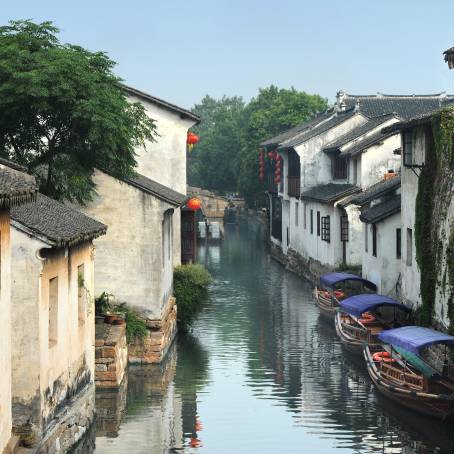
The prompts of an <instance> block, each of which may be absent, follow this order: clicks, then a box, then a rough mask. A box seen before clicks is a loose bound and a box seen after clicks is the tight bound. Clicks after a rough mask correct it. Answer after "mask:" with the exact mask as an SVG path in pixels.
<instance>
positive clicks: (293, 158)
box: [261, 92, 447, 278]
mask: <svg viewBox="0 0 454 454" xmlns="http://www.w3.org/2000/svg"><path fill="white" fill-rule="evenodd" d="M446 99H447V97H446V96H445V95H444V94H441V95H427V96H425V95H423V96H391V95H381V94H379V95H375V96H354V95H349V94H347V93H345V92H339V93H338V97H337V102H336V105H335V106H334V108H333V109H331V110H329V111H328V112H325V113H322V114H320V115H318V116H316V117H315V118H314V119H312V120H310V121H308V122H306V123H303V124H302V125H299V126H297V127H295V128H292V129H291V130H289V131H286V132H284V133H282V134H280V135H278V136H276V137H274V138H272V139H269V140H267V141H265V142H264V143H262V144H261V146H262V149H264V150H265V151H266V152H269V151H271V150H275V151H277V153H279V154H280V155H281V156H282V161H283V169H282V176H281V180H282V182H281V184H280V185H279V187H278V185H275V184H273V183H274V182H273V181H271V182H270V183H271V184H269V185H268V194H269V198H270V220H271V226H270V227H271V242H272V244H273V245H274V247H273V250H274V253H276V254H277V255H279V256H280V258H281V260H284V261H285V260H287V262H288V264H289V267H290V268H294V269H296V270H297V271H299V272H301V273H302V274H305V275H307V276H308V277H310V278H316V277H317V276H318V275H319V274H320V273H322V272H324V271H327V270H329V269H333V268H337V267H340V266H349V267H351V266H358V267H359V266H361V263H362V250H363V247H362V241H363V231H362V223H361V221H360V219H359V216H360V210H359V209H358V207H355V206H354V205H351V204H349V203H348V200H349V196H351V195H352V194H355V193H357V192H361V191H363V190H365V189H367V188H368V187H369V186H371V185H373V184H375V183H377V182H379V181H380V180H382V179H383V178H384V176H385V174H387V173H388V171H393V172H398V170H399V167H400V155H399V154H398V153H397V152H396V150H398V149H399V148H400V135H399V134H397V133H396V132H395V131H394V132H391V131H387V132H384V131H383V128H385V127H387V126H390V125H392V124H393V123H396V122H398V121H399V120H401V119H408V118H411V117H413V116H415V115H417V114H420V113H424V112H433V111H435V110H436V109H437V108H439V106H440V105H441V103H443V102H445V101H446ZM265 155H266V156H267V153H266V154H265ZM265 168H266V170H268V171H269V172H268V175H270V174H272V171H273V163H272V162H269V160H268V159H267V162H266V166H265ZM343 201H346V202H347V203H343ZM276 251H277V252H276Z"/></svg>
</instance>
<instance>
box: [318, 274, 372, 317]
mask: <svg viewBox="0 0 454 454" xmlns="http://www.w3.org/2000/svg"><path fill="white" fill-rule="evenodd" d="M376 291H377V286H376V285H375V284H374V283H373V282H370V281H368V280H367V279H363V278H362V277H360V276H357V275H356V274H350V273H342V272H333V273H327V274H323V275H322V276H321V277H320V283H319V285H318V286H316V287H315V289H314V298H315V302H316V304H317V306H318V307H319V309H320V314H321V315H322V316H324V317H325V318H329V319H330V320H333V319H334V316H335V315H336V310H337V308H338V307H339V302H340V301H342V300H343V299H345V298H348V297H349V296H353V295H359V294H362V293H376Z"/></svg>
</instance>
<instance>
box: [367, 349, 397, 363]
mask: <svg viewBox="0 0 454 454" xmlns="http://www.w3.org/2000/svg"><path fill="white" fill-rule="evenodd" d="M372 359H373V360H374V361H383V362H385V363H393V362H394V361H396V360H395V359H394V358H393V357H392V356H391V354H390V353H389V352H377V353H374V355H373V356H372Z"/></svg>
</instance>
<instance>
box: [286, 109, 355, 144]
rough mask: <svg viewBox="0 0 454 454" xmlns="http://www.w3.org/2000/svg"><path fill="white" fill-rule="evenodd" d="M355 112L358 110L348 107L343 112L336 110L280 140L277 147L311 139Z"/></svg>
mask: <svg viewBox="0 0 454 454" xmlns="http://www.w3.org/2000/svg"><path fill="white" fill-rule="evenodd" d="M357 114H358V112H356V111H355V110H354V109H350V110H348V111H345V112H337V113H336V114H334V115H332V116H331V117H328V118H327V119H325V120H324V121H321V122H319V123H317V124H316V125H314V126H313V127H311V128H308V129H305V130H303V131H302V132H300V133H299V134H296V135H294V136H293V137H291V138H289V139H287V140H284V141H282V142H281V143H280V146H279V148H292V147H296V146H297V145H300V144H302V143H304V142H306V141H308V140H309V139H312V138H313V137H316V136H318V135H320V134H323V133H324V132H326V131H328V130H329V129H331V128H334V127H335V126H338V125H340V124H341V123H343V122H344V121H346V120H348V119H350V118H352V117H353V116H355V115H357Z"/></svg>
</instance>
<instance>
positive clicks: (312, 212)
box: [311, 210, 314, 235]
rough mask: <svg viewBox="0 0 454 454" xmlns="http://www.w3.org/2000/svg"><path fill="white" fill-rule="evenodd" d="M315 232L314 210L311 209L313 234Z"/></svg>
mask: <svg viewBox="0 0 454 454" xmlns="http://www.w3.org/2000/svg"><path fill="white" fill-rule="evenodd" d="M313 234H314V210H311V235H313Z"/></svg>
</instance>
